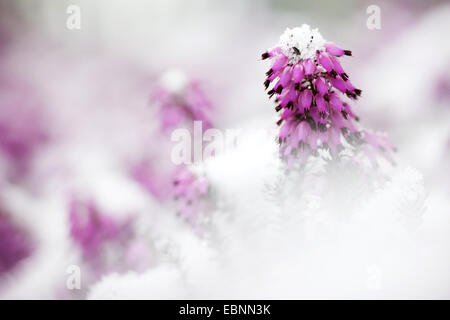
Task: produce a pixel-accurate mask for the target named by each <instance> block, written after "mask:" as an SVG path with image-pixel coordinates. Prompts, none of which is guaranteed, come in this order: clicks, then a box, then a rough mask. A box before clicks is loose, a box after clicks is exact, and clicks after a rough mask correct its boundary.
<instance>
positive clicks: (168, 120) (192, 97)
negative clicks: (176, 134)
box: [152, 69, 212, 130]
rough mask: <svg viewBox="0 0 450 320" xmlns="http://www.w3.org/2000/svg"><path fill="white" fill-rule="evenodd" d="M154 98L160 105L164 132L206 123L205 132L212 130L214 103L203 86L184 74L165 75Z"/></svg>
mask: <svg viewBox="0 0 450 320" xmlns="http://www.w3.org/2000/svg"><path fill="white" fill-rule="evenodd" d="M152 98H153V100H154V101H155V102H156V103H157V104H158V105H159V112H160V117H161V126H162V128H163V130H171V129H174V128H177V127H179V126H182V125H186V124H187V123H191V122H192V121H202V126H203V128H204V129H208V128H210V127H211V113H212V105H211V103H210V101H209V100H208V98H207V97H206V95H205V93H204V92H203V91H202V89H201V87H200V84H199V82H198V81H194V80H193V79H190V78H189V77H188V75H187V74H185V73H184V72H182V71H180V70H177V69H173V70H169V71H167V72H165V73H164V74H163V75H162V77H161V79H160V81H159V84H158V85H157V86H156V89H155V91H154V92H153V95H152Z"/></svg>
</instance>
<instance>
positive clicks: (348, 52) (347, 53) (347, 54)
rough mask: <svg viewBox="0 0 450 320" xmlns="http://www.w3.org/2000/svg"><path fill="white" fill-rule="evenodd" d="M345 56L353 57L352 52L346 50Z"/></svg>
mask: <svg viewBox="0 0 450 320" xmlns="http://www.w3.org/2000/svg"><path fill="white" fill-rule="evenodd" d="M344 54H345V55H346V56H351V55H352V52H351V51H350V50H344Z"/></svg>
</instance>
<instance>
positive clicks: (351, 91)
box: [262, 24, 393, 164]
mask: <svg viewBox="0 0 450 320" xmlns="http://www.w3.org/2000/svg"><path fill="white" fill-rule="evenodd" d="M351 55H352V52H351V51H350V50H345V49H342V48H340V47H338V46H337V45H336V44H334V43H332V42H326V41H325V40H324V39H323V38H322V36H321V35H320V33H319V32H318V30H317V29H313V30H311V29H310V27H309V26H308V25H305V24H304V25H302V26H301V27H300V28H294V29H289V28H288V29H286V31H285V32H284V33H283V34H282V35H281V37H280V41H279V43H278V45H277V46H275V47H274V48H272V49H270V50H268V51H267V52H265V53H263V54H262V58H263V59H270V60H272V65H271V67H270V69H269V70H268V71H267V73H266V75H267V78H266V80H265V82H264V86H265V88H266V89H268V88H269V86H271V85H272V87H271V89H270V90H269V91H268V92H267V93H268V95H269V97H272V96H275V101H276V103H277V106H276V108H275V110H276V111H277V112H280V120H279V121H278V123H277V124H278V125H280V126H281V128H280V131H279V142H280V146H281V147H280V152H281V155H282V156H283V158H285V159H286V160H287V161H288V163H289V164H292V162H293V159H294V158H298V159H299V160H300V162H301V163H304V162H306V160H307V158H308V157H309V156H310V155H317V154H318V151H321V150H326V151H327V152H329V153H330V154H331V157H332V158H338V157H339V156H340V152H341V151H342V149H344V146H345V144H349V145H352V146H354V147H358V146H359V145H361V144H368V145H371V146H372V147H373V148H371V149H370V150H371V151H372V150H376V151H377V152H378V153H381V154H383V155H384V156H385V157H387V158H388V159H389V160H392V158H391V156H390V154H389V153H390V152H391V151H392V149H393V147H392V145H391V144H390V142H389V141H388V140H386V138H385V137H384V136H378V135H377V134H374V133H370V132H369V131H365V130H361V129H359V128H358V127H357V126H356V124H355V122H356V121H358V120H359V118H358V117H357V116H356V115H355V113H354V112H353V108H352V106H351V102H352V101H355V100H357V99H358V97H359V96H360V95H361V90H360V89H358V88H357V87H355V86H354V85H353V84H352V82H351V81H350V78H349V76H348V74H347V73H346V72H345V70H344V68H343V67H342V65H341V62H340V60H339V58H340V57H342V56H351ZM344 140H345V141H344ZM366 149H367V148H366ZM369 157H371V158H372V153H370V155H369Z"/></svg>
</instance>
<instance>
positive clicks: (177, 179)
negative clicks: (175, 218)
mask: <svg viewBox="0 0 450 320" xmlns="http://www.w3.org/2000/svg"><path fill="white" fill-rule="evenodd" d="M173 184H174V196H175V199H176V200H177V201H178V202H179V207H178V208H179V209H178V214H179V215H180V216H182V217H184V218H186V219H187V220H188V221H189V222H191V223H193V222H195V220H196V218H197V216H198V215H199V214H200V213H201V212H202V211H204V209H205V207H206V199H205V197H206V195H207V194H208V191H209V182H208V180H207V179H206V177H204V176H200V175H198V174H195V173H194V172H193V171H191V170H190V169H188V168H187V167H185V166H182V167H180V168H178V170H177V172H176V173H175V176H174V179H173Z"/></svg>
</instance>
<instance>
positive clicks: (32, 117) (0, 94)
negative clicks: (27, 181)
mask: <svg viewBox="0 0 450 320" xmlns="http://www.w3.org/2000/svg"><path fill="white" fill-rule="evenodd" d="M43 118H44V116H43V106H42V105H41V104H40V102H39V101H38V100H37V99H36V97H35V95H34V94H33V91H32V89H31V88H29V87H28V86H26V85H25V84H23V83H21V82H19V81H17V80H16V81H13V80H11V79H8V80H6V79H5V78H3V77H2V78H0V156H1V157H3V158H4V159H5V160H6V163H7V165H8V169H9V176H10V178H12V179H13V180H15V179H17V178H21V177H23V176H24V175H25V174H26V173H27V172H28V170H29V166H30V163H31V161H32V158H33V156H34V155H35V153H36V151H37V150H38V149H39V148H40V147H41V146H42V145H43V144H44V143H45V142H46V141H47V140H48V137H49V135H48V132H47V131H48V129H47V128H46V126H45V123H44V121H43V120H44V119H43Z"/></svg>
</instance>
